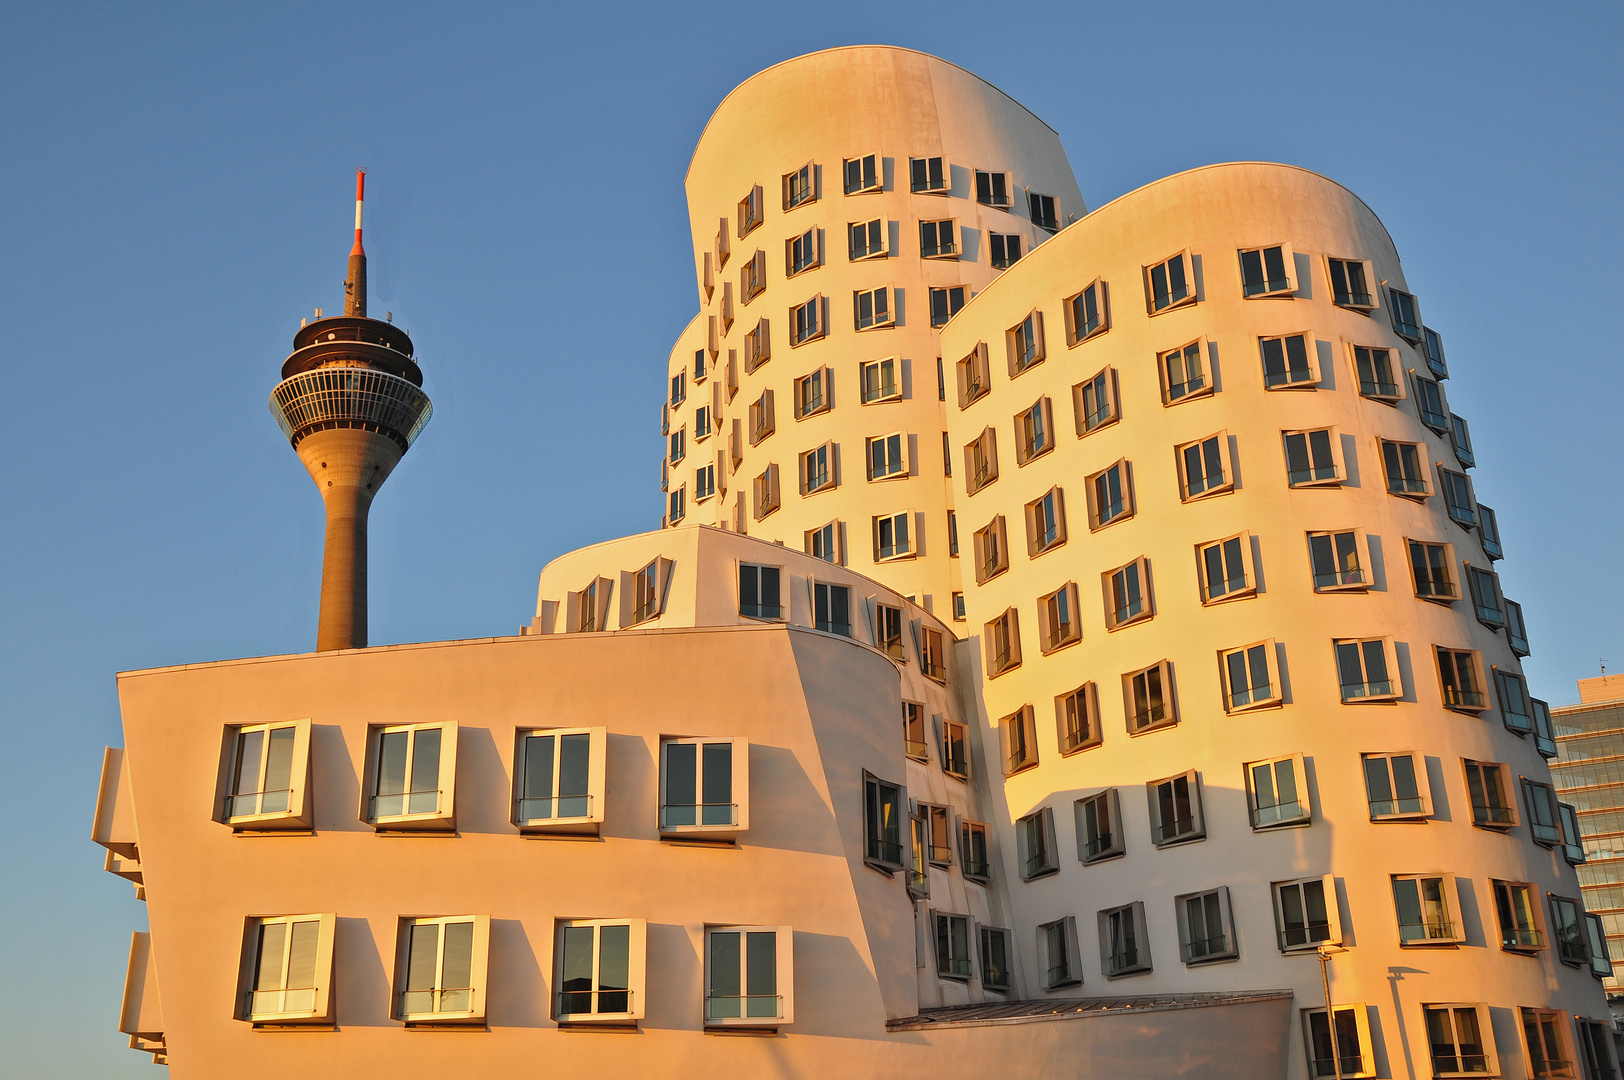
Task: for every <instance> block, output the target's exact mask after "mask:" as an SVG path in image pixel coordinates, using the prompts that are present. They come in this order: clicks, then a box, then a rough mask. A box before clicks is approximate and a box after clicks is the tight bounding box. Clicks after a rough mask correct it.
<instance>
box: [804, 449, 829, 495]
mask: <svg viewBox="0 0 1624 1080" xmlns="http://www.w3.org/2000/svg"><path fill="white" fill-rule="evenodd" d="M833 450H835V443H823V445H822V447H818V448H815V450H807V451H806V453H802V455H801V494H802V495H812V494H817V492H820V490H827V489H830V487H833V486H835V473H833V469H831V468H830V466H831V461H830V460H831V458H833Z"/></svg>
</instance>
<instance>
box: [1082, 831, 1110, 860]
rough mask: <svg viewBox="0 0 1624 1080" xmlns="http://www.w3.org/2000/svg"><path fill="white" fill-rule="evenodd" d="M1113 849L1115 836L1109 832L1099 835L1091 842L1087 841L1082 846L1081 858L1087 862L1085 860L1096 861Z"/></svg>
mask: <svg viewBox="0 0 1624 1080" xmlns="http://www.w3.org/2000/svg"><path fill="white" fill-rule="evenodd" d="M1115 847H1116V836H1115V834H1113V833H1111V832H1109V831H1107V832H1102V833H1099V834H1098V835H1096V836H1095V837H1094V838H1093V839H1092V840H1089V841H1088V842H1087V843H1086V844H1084V845H1083V858H1084V859H1085V860H1087V859H1097V858H1099V857H1100V856H1101V855H1104V854H1105V853H1106V852H1108V851H1111V850H1112V849H1113V848H1115Z"/></svg>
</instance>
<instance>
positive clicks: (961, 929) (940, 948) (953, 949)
mask: <svg viewBox="0 0 1624 1080" xmlns="http://www.w3.org/2000/svg"><path fill="white" fill-rule="evenodd" d="M936 974H938V975H940V976H941V977H942V978H944V979H964V980H966V981H968V980H969V978H970V917H969V916H968V915H944V914H942V913H941V912H937V913H936Z"/></svg>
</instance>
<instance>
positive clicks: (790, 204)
mask: <svg viewBox="0 0 1624 1080" xmlns="http://www.w3.org/2000/svg"><path fill="white" fill-rule="evenodd" d="M817 187H818V172H817V166H816V165H814V164H812V162H810V161H809V162H807V163H806V164H805V165H802V166H801V167H800V168H799V169H796V170H795V171H794V172H792V173H785V174H784V209H785V210H793V209H795V208H796V207H797V206H805V205H806V204H807V203H809V202H813V201H815V200H816V199H817V197H818V190H817Z"/></svg>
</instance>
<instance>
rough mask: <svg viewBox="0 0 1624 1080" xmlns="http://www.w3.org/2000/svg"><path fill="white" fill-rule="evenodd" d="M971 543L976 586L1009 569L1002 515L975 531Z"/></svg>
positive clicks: (1007, 548)
mask: <svg viewBox="0 0 1624 1080" xmlns="http://www.w3.org/2000/svg"><path fill="white" fill-rule="evenodd" d="M971 542H972V545H973V546H974V548H975V560H976V584H978V585H980V584H984V583H986V582H987V581H990V580H991V579H993V578H995V577H997V576H998V575H999V574H1002V573H1003V572H1004V571H1005V570H1008V569H1009V543H1008V541H1007V540H1006V539H1005V536H1004V516H1003V515H1002V514H1000V515H998V516H997V517H995V518H993V519H992V520H991V521H990V522H988V523H987V525H986V527H984V528H980V529H977V530H976V531H975V534H974V535H973V536H972V537H971ZM960 595H961V596H962V594H960ZM959 617H960V618H962V615H961V616H959Z"/></svg>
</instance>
